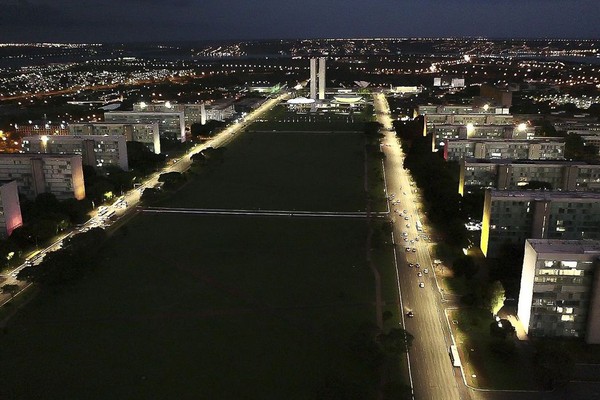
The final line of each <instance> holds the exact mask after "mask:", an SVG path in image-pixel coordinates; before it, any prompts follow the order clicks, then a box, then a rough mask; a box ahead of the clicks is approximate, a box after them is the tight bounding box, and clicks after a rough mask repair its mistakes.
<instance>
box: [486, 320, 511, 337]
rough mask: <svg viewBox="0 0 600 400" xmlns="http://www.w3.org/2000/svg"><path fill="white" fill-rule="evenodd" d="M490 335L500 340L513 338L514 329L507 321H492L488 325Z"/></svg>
mask: <svg viewBox="0 0 600 400" xmlns="http://www.w3.org/2000/svg"><path fill="white" fill-rule="evenodd" d="M490 335H492V336H495V337H498V338H500V339H506V338H507V337H513V336H514V335H515V327H514V326H513V325H512V324H511V323H510V321H509V320H507V319H501V320H499V321H493V322H492V323H490Z"/></svg>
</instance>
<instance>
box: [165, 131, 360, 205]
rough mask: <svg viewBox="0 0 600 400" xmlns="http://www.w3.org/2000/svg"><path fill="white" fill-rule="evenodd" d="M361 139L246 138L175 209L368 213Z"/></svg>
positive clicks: (333, 136)
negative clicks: (366, 211) (201, 208)
mask: <svg viewBox="0 0 600 400" xmlns="http://www.w3.org/2000/svg"><path fill="white" fill-rule="evenodd" d="M363 179H364V155H363V136H362V135H361V134H329V133H328V134H311V133H287V132H286V133H278V132H267V133H246V134H244V135H242V136H241V137H240V138H239V139H237V140H236V141H234V142H232V143H231V144H229V145H228V146H227V150H226V152H225V158H224V162H223V163H222V164H218V165H216V166H215V167H213V168H208V169H207V170H205V171H203V172H201V173H200V176H199V177H197V179H196V181H195V182H193V183H192V184H191V185H187V186H186V187H184V188H183V189H182V190H181V191H180V192H179V193H177V195H176V196H174V197H173V198H172V199H171V200H169V205H170V206H173V207H207V208H243V209H259V208H260V209H263V210H264V209H272V210H294V209H295V210H311V211H359V210H360V211H364V210H365V193H364V185H363Z"/></svg>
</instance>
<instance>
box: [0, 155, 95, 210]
mask: <svg viewBox="0 0 600 400" xmlns="http://www.w3.org/2000/svg"><path fill="white" fill-rule="evenodd" d="M7 180H14V181H16V182H17V187H18V189H19V193H21V194H22V195H23V196H25V197H27V198H28V199H35V197H36V196H37V195H38V194H40V193H52V194H54V195H55V196H56V198H57V199H59V200H64V199H71V198H75V199H77V200H82V199H84V198H85V185H84V181H83V164H82V161H81V156H80V155H76V154H65V155H61V154H0V181H7Z"/></svg>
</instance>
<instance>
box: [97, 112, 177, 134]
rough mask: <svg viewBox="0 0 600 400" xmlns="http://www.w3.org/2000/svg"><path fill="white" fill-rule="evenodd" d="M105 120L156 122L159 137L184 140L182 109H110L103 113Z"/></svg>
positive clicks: (127, 122) (126, 122) (134, 122)
mask: <svg viewBox="0 0 600 400" xmlns="http://www.w3.org/2000/svg"><path fill="white" fill-rule="evenodd" d="M104 120H105V121H106V122H119V123H124V124H153V123H157V124H158V130H159V135H160V137H161V138H165V139H171V140H180V141H182V142H185V139H186V135H185V118H184V115H183V111H176V112H145V111H143V112H137V111H110V112H105V113H104Z"/></svg>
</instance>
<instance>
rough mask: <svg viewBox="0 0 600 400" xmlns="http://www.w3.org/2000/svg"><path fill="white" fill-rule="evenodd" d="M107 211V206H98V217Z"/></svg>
mask: <svg viewBox="0 0 600 400" xmlns="http://www.w3.org/2000/svg"><path fill="white" fill-rule="evenodd" d="M107 211H108V207H107V206H100V207H98V215H104V214H106V212H107Z"/></svg>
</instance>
